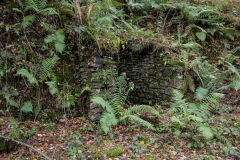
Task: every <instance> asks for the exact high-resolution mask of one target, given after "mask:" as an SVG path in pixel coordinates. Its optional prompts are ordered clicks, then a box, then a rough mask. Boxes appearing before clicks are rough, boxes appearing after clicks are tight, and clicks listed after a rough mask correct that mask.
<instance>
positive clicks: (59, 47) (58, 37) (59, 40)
mask: <svg viewBox="0 0 240 160" xmlns="http://www.w3.org/2000/svg"><path fill="white" fill-rule="evenodd" d="M64 40H65V36H64V32H63V30H61V29H60V30H58V31H57V32H56V33H55V34H51V35H48V36H47V37H46V38H45V39H44V41H45V42H46V43H54V47H55V49H56V51H57V52H59V53H62V52H63V51H64V49H65V41H64Z"/></svg>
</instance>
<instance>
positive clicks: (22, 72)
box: [16, 68, 38, 85]
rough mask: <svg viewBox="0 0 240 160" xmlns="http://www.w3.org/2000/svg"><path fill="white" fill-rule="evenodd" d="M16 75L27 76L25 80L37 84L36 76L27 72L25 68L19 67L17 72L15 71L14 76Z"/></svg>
mask: <svg viewBox="0 0 240 160" xmlns="http://www.w3.org/2000/svg"><path fill="white" fill-rule="evenodd" d="M18 75H20V76H22V77H26V78H27V80H28V81H29V82H30V83H31V84H36V85H38V81H37V80H36V78H35V77H34V76H33V75H32V74H31V73H29V72H28V70H26V69H23V68H22V69H19V70H18V71H17V73H16V76H18Z"/></svg>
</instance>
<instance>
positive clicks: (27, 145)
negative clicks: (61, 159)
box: [0, 135, 53, 160]
mask: <svg viewBox="0 0 240 160" xmlns="http://www.w3.org/2000/svg"><path fill="white" fill-rule="evenodd" d="M0 138H3V139H5V140H7V141H9V140H10V141H13V142H15V143H17V144H21V145H23V146H25V147H28V148H30V149H32V150H33V151H35V152H37V153H39V154H40V155H41V156H43V157H44V158H46V160H53V159H51V158H49V157H48V156H47V155H45V154H44V153H42V152H41V151H39V150H38V149H36V148H34V147H33V146H31V145H29V144H26V143H23V142H20V141H17V140H15V139H12V138H10V137H5V136H1V135H0Z"/></svg>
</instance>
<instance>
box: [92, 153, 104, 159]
mask: <svg viewBox="0 0 240 160" xmlns="http://www.w3.org/2000/svg"><path fill="white" fill-rule="evenodd" d="M91 156H92V158H93V159H101V158H102V154H101V153H92V154H91Z"/></svg>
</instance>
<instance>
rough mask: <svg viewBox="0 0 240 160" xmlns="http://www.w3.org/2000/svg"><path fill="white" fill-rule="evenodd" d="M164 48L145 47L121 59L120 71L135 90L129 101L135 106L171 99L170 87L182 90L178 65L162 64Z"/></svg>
mask: <svg viewBox="0 0 240 160" xmlns="http://www.w3.org/2000/svg"><path fill="white" fill-rule="evenodd" d="M163 52H165V50H164V49H160V50H159V49H156V50H155V49H154V47H153V45H148V46H147V47H145V48H143V49H142V50H141V51H135V52H134V51H131V52H128V53H124V54H122V55H121V56H120V61H119V63H118V70H119V72H126V74H127V77H128V78H129V81H131V82H133V83H134V85H135V88H134V90H133V91H132V92H130V95H129V99H130V101H131V102H133V103H137V104H156V103H158V104H160V103H162V102H164V101H169V100H171V98H172V88H178V89H182V88H183V80H182V78H183V77H182V70H181V69H180V66H175V65H173V64H167V63H166V62H165V61H164V56H162V55H163Z"/></svg>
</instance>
